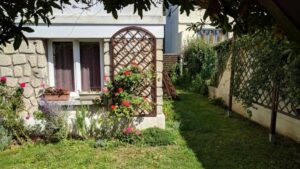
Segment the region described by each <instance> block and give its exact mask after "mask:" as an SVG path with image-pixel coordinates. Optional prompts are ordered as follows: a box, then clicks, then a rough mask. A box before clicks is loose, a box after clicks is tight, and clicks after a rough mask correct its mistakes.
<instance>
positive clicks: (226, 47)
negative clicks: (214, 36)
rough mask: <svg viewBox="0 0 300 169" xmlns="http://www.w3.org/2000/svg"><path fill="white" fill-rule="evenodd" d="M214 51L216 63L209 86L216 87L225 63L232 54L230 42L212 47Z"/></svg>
mask: <svg viewBox="0 0 300 169" xmlns="http://www.w3.org/2000/svg"><path fill="white" fill-rule="evenodd" d="M214 50H215V51H216V53H217V55H216V63H215V69H214V72H213V73H212V77H211V81H210V85H211V86H214V87H218V85H219V82H220V80H221V78H222V76H223V73H224V71H225V70H226V66H227V62H228V60H229V58H230V55H231V54H232V40H231V39H230V40H226V41H224V42H221V43H219V44H217V45H216V46H214Z"/></svg>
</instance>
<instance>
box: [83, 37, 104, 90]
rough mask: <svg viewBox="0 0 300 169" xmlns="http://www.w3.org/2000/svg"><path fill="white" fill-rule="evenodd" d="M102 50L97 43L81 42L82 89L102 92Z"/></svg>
mask: <svg viewBox="0 0 300 169" xmlns="http://www.w3.org/2000/svg"><path fill="white" fill-rule="evenodd" d="M99 56H100V50H99V43H97V42H80V65H81V82H82V83H81V87H82V90H83V91H89V90H100V89H101V82H100V76H101V75H100V57H99Z"/></svg>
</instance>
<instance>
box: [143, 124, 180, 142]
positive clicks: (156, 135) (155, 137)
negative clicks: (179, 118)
mask: <svg viewBox="0 0 300 169" xmlns="http://www.w3.org/2000/svg"><path fill="white" fill-rule="evenodd" d="M142 136H143V143H144V144H147V145H150V146H164V145H172V144H175V140H176V135H175V134H174V133H173V132H171V131H170V130H164V129H160V128H157V127H154V128H148V129H146V130H143V131H142Z"/></svg>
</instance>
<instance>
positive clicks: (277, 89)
mask: <svg viewBox="0 0 300 169" xmlns="http://www.w3.org/2000/svg"><path fill="white" fill-rule="evenodd" d="M248 47H249V48H251V46H248ZM233 55H234V56H233V57H234V60H233V67H232V68H233V71H234V73H233V84H232V88H233V89H232V90H234V88H244V87H248V83H249V79H250V78H251V75H252V74H253V73H255V72H253V70H252V68H253V66H252V64H253V57H251V54H250V53H249V50H248V49H247V48H244V49H240V48H239V49H235V51H234V52H233ZM289 80H290V79H289V76H285V79H282V83H281V84H280V86H274V85H273V83H272V81H271V80H270V79H268V80H266V81H265V83H264V84H261V85H262V86H260V88H261V90H258V91H257V92H258V96H257V97H255V98H253V99H254V102H255V103H256V104H258V105H261V106H264V107H266V108H269V109H271V110H273V109H274V110H273V111H276V112H279V113H282V114H285V115H288V116H290V117H292V118H296V119H299V120H300V102H299V101H297V100H295V99H293V97H294V96H293V93H300V92H297V91H296V90H300V89H299V88H298V89H291V88H290V86H289V85H288V83H289ZM233 95H234V92H233ZM273 106H274V107H273Z"/></svg>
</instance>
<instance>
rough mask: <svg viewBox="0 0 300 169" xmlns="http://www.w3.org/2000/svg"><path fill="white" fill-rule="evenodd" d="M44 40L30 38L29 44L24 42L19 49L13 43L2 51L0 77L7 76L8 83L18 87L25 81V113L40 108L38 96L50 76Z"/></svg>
mask: <svg viewBox="0 0 300 169" xmlns="http://www.w3.org/2000/svg"><path fill="white" fill-rule="evenodd" d="M45 46H46V45H45V43H44V42H43V41H42V40H29V44H28V46H27V45H26V43H25V42H22V44H21V46H20V48H19V49H18V50H14V48H13V46H12V45H11V44H8V45H7V46H6V47H3V51H0V77H2V76H6V77H7V85H8V86H10V87H17V86H19V84H20V83H22V82H25V83H26V87H25V88H24V98H23V100H24V105H25V110H24V113H29V114H32V113H33V112H34V111H37V110H38V102H37V98H38V97H39V96H40V95H41V94H42V92H43V86H44V85H45V84H46V83H47V82H46V79H47V77H48V68H47V57H46V52H45V51H46V50H45V49H46V47H45Z"/></svg>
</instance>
